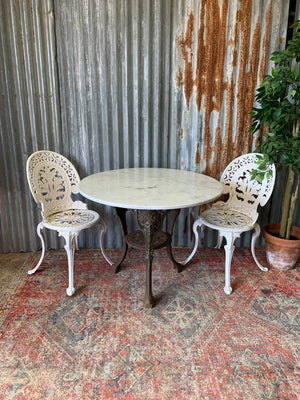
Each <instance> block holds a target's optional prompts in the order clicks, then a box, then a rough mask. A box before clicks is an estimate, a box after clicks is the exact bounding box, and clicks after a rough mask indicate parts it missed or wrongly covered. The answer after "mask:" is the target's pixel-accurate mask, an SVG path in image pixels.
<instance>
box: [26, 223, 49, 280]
mask: <svg viewBox="0 0 300 400" xmlns="http://www.w3.org/2000/svg"><path fill="white" fill-rule="evenodd" d="M42 229H44V224H43V222H40V223H39V224H38V226H37V228H36V231H37V235H38V237H39V238H40V239H41V243H42V254H41V257H40V259H39V262H38V263H37V265H36V266H35V267H34V268H33V269H31V270H29V271H28V274H29V275H32V274H34V273H35V271H36V270H37V269H38V268H39V266H40V265H41V264H42V262H43V259H44V256H45V239H44V236H43V234H42V232H41V230H42Z"/></svg>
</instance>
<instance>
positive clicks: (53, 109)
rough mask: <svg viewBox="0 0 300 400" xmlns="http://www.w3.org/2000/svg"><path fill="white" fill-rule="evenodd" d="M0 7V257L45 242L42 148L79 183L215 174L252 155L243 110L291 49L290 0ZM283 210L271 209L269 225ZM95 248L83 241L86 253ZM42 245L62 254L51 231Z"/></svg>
mask: <svg viewBox="0 0 300 400" xmlns="http://www.w3.org/2000/svg"><path fill="white" fill-rule="evenodd" d="M0 2H1V7H0V40H1V41H0V57H1V60H0V61H1V62H0V85H1V105H0V106H1V116H0V124H1V125H0V138H1V149H0V151H1V154H0V156H1V159H0V185H1V193H0V196H1V197H0V201H1V203H0V212H1V214H0V232H1V237H0V252H7V251H23V250H26V251H27V250H36V249H38V248H39V246H40V244H39V241H38V239H37V236H36V234H35V226H34V225H35V224H36V222H37V221H38V218H39V217H38V211H37V210H36V208H34V203H33V200H32V199H31V196H30V193H29V190H28V188H27V182H26V177H25V163H26V159H27V156H28V155H29V154H30V153H31V152H33V151H35V150H38V149H43V148H46V149H50V150H54V151H58V152H60V153H62V154H64V155H65V156H66V157H68V158H69V159H70V160H71V162H73V163H74V165H75V166H76V168H77V169H78V171H79V174H80V176H81V177H84V176H86V175H88V174H91V173H94V172H98V171H104V170H108V169H112V168H122V167H169V168H182V169H189V170H194V171H198V172H201V173H206V174H208V175H211V176H214V177H217V178H218V177H219V176H220V172H221V171H222V170H223V169H224V167H225V165H226V164H227V163H228V162H229V161H230V160H231V159H232V158H233V157H235V156H237V155H240V154H241V153H243V152H247V151H250V150H251V149H252V148H253V146H254V143H253V138H252V137H251V135H250V134H249V132H248V130H249V126H250V117H249V115H248V112H249V111H250V109H251V107H252V104H253V99H254V94H255V88H256V87H257V85H258V83H259V82H260V81H261V80H262V78H263V75H264V73H265V72H266V71H268V70H269V69H270V63H269V61H268V60H269V56H270V53H271V52H272V51H274V50H276V49H279V48H281V47H283V46H284V44H285V37H286V28H287V21H288V8H289V4H288V3H289V2H288V1H286V0H245V1H239V0H233V1H229V0H164V1H161V0H143V1H141V0H124V1H120V0H110V1H106V0H80V1H78V0H26V1H23V0H13V1H10V0H0ZM297 12H298V11H297ZM20 205H21V206H20ZM89 206H90V207H91V208H93V209H95V210H97V211H100V212H101V213H102V214H103V216H104V218H105V219H106V220H107V221H108V222H109V226H108V228H109V229H108V233H107V235H106V239H105V245H106V246H107V247H118V246H120V230H119V228H118V227H117V225H116V220H115V218H114V215H113V211H112V210H111V209H110V208H109V207H102V206H99V205H96V204H94V203H89ZM198 212H199V210H198V209H194V210H184V211H182V212H181V214H180V216H179V218H178V220H177V223H176V226H175V234H174V244H176V245H183V246H187V245H191V239H192V236H191V225H192V222H193V218H195V217H196V216H197V214H198ZM277 213H278V206H277V204H276V202H275V201H274V202H273V203H272V204H270V205H269V206H268V208H266V209H265V210H264V214H263V216H262V220H263V221H264V222H268V221H269V220H270V219H272V218H273V217H275V216H276V215H277ZM272 222H273V221H272ZM129 223H130V224H131V226H133V225H134V222H133V221H132V220H131V219H130V218H129ZM299 223H300V221H299ZM214 238H215V237H214V233H211V232H210V233H208V234H207V235H205V238H204V244H205V245H212V244H213V242H214ZM98 240H99V232H97V231H95V230H91V231H87V232H83V233H81V235H80V239H79V245H80V246H83V247H99V243H98ZM248 242H249V236H246V238H245V239H244V241H243V242H241V244H248ZM47 243H48V246H49V247H52V248H57V247H58V246H62V242H61V241H59V240H58V239H57V238H56V236H55V235H51V234H49V235H48V242H47Z"/></svg>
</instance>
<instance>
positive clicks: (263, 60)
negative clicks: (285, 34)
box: [258, 3, 285, 82]
mask: <svg viewBox="0 0 300 400" xmlns="http://www.w3.org/2000/svg"><path fill="white" fill-rule="evenodd" d="M271 16H272V8H271V3H270V4H269V7H268V10H267V13H266V19H265V21H266V31H265V33H264V37H263V41H262V54H261V62H260V68H259V75H258V76H259V82H262V81H263V79H264V77H265V74H266V64H267V54H268V43H269V35H270V22H271ZM281 39H282V38H281ZM281 39H280V42H281ZM284 40H285V39H284Z"/></svg>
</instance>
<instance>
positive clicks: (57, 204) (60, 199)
mask: <svg viewBox="0 0 300 400" xmlns="http://www.w3.org/2000/svg"><path fill="white" fill-rule="evenodd" d="M26 173H27V180H28V183H29V187H30V191H31V193H32V196H33V198H34V200H35V201H36V202H37V203H40V204H41V206H42V216H43V218H44V219H46V218H47V217H48V216H49V215H51V214H54V213H57V212H60V211H65V210H68V209H72V208H78V206H76V204H77V203H79V202H74V201H73V200H72V198H71V193H74V194H75V193H78V183H79V181H80V178H79V175H78V173H77V171H76V169H75V168H74V166H73V165H72V164H71V163H70V161H69V160H68V159H67V158H66V157H64V156H62V155H61V154H58V153H55V152H53V151H49V150H41V151H37V152H35V153H33V154H32V155H31V156H30V157H29V158H28V160H27V165H26ZM81 208H82V207H81Z"/></svg>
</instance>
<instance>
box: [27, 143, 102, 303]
mask: <svg viewBox="0 0 300 400" xmlns="http://www.w3.org/2000/svg"><path fill="white" fill-rule="evenodd" d="M26 172H27V180H28V183H29V187H30V190H31V193H32V195H33V198H34V199H35V201H36V202H37V203H38V204H41V205H42V210H41V214H42V217H43V220H42V221H41V222H40V223H39V224H38V226H37V234H38V236H39V238H40V240H41V243H42V254H41V257H40V260H39V262H38V263H37V265H36V267H35V268H33V269H32V270H30V271H28V273H29V274H33V273H34V272H35V271H36V270H37V269H38V268H39V266H40V265H41V263H42V261H43V258H44V255H45V241H44V237H43V234H42V230H43V229H44V228H48V229H52V230H55V231H57V232H58V235H59V236H63V237H64V239H65V250H66V252H67V256H68V271H69V285H68V288H67V294H68V295H69V296H71V295H72V294H73V293H74V291H75V288H74V253H75V250H76V248H77V237H78V235H79V233H80V231H81V230H82V229H87V228H89V227H91V226H93V225H95V224H96V223H98V222H100V225H101V228H102V230H101V235H100V247H101V249H102V241H103V233H104V232H105V231H106V226H105V223H104V221H103V220H101V219H100V216H99V214H98V213H96V212H95V211H91V210H88V209H87V205H86V204H85V203H83V202H81V201H79V200H77V201H73V200H72V198H71V195H72V193H74V194H76V193H78V184H79V181H80V178H79V175H78V173H77V171H76V169H75V167H74V166H73V165H72V164H71V163H70V161H69V160H68V159H67V158H65V157H64V156H62V155H61V154H58V153H55V152H52V151H48V150H42V151H37V152H35V153H33V154H32V155H31V156H30V157H29V158H28V160H27V165H26Z"/></svg>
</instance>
